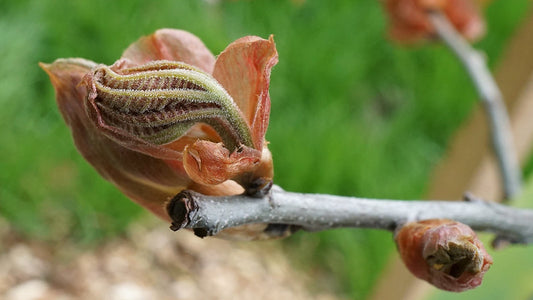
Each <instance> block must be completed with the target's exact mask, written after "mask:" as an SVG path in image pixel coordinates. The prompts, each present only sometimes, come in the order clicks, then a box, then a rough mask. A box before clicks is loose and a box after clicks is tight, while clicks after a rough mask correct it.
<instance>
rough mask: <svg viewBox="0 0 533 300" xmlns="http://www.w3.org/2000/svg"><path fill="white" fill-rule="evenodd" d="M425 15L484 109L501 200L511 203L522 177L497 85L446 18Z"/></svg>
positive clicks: (477, 56) (436, 14)
mask: <svg viewBox="0 0 533 300" xmlns="http://www.w3.org/2000/svg"><path fill="white" fill-rule="evenodd" d="M428 14H429V19H430V20H431V22H432V24H433V26H435V30H436V32H437V34H438V36H439V37H440V38H441V39H442V40H443V41H444V42H445V44H446V45H447V46H448V48H450V50H452V52H453V53H454V54H455V55H456V56H457V58H458V59H459V60H460V61H461V63H462V64H463V66H464V67H465V69H466V71H467V72H468V74H469V76H470V78H471V79H472V81H473V83H474V86H475V88H476V90H477V93H478V95H479V97H480V100H481V102H482V103H483V105H484V106H485V110H486V112H487V116H488V121H489V124H490V134H491V139H492V145H493V148H494V152H495V154H496V157H497V160H498V165H499V168H500V171H501V176H502V181H503V188H504V193H505V195H504V199H511V198H513V197H515V196H517V195H518V194H519V193H520V190H521V186H522V174H521V171H520V167H519V163H518V158H517V156H516V151H515V148H514V143H513V136H512V133H511V126H510V123H509V117H508V114H507V109H506V108H505V104H504V102H503V97H502V94H501V92H500V90H499V88H498V85H497V84H496V82H495V81H494V78H493V77H492V74H491V73H490V70H489V69H488V67H487V64H486V61H485V58H484V56H483V55H482V54H481V53H480V52H478V51H476V50H475V49H474V48H472V47H471V46H470V44H469V43H468V42H466V41H465V40H464V39H463V37H462V36H461V35H460V34H459V33H457V31H456V30H455V28H454V27H453V26H452V25H451V24H450V22H449V20H448V19H447V18H446V16H445V15H443V14H442V13H440V12H438V11H431V12H429V13H428Z"/></svg>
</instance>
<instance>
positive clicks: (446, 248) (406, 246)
mask: <svg viewBox="0 0 533 300" xmlns="http://www.w3.org/2000/svg"><path fill="white" fill-rule="evenodd" d="M395 240H396V245H397V246H398V251H399V253H400V256H401V257H402V260H403V262H404V263H405V265H406V266H407V268H408V269H409V270H410V271H411V273H413V275H415V276H416V277H418V278H420V279H423V280H425V281H427V282H429V283H431V284H432V285H434V286H436V287H437V288H440V289H443V290H447V291H452V292H462V291H466V290H469V289H473V288H475V287H477V286H479V285H480V284H481V281H482V279H483V275H484V274H485V272H487V271H488V269H489V268H490V266H491V265H492V258H491V257H490V255H489V254H488V253H487V251H486V250H485V248H484V247H483V244H482V243H481V241H480V240H479V239H478V238H477V236H476V234H475V232H474V231H473V230H472V229H471V228H470V227H468V226H467V225H465V224H462V223H459V222H455V221H452V220H445V219H434V220H425V221H419V222H411V223H407V224H405V225H404V226H402V227H401V228H400V229H399V230H398V231H397V232H396V234H395Z"/></svg>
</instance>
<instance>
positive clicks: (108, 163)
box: [40, 29, 278, 239]
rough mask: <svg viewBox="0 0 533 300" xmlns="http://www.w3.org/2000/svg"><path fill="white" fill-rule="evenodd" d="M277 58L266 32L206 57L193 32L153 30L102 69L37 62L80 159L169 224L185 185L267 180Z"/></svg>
mask: <svg viewBox="0 0 533 300" xmlns="http://www.w3.org/2000/svg"><path fill="white" fill-rule="evenodd" d="M277 57H278V56H277V51H276V48H275V45H274V41H273V39H272V37H270V39H268V40H265V39H261V38H259V37H253V36H249V37H244V38H241V39H239V40H237V41H235V42H233V43H232V44H230V45H229V46H228V47H227V48H226V49H225V50H224V51H223V52H222V53H221V54H220V55H219V56H218V58H217V59H215V57H214V56H213V54H211V52H210V51H209V50H208V49H207V48H206V47H205V46H204V44H203V43H202V42H201V41H200V40H199V39H198V38H197V37H195V36H194V35H192V34H190V33H188V32H185V31H181V30H173V29H161V30H158V31H156V32H155V33H154V34H152V35H150V36H148V37H143V38H141V39H139V40H138V41H137V42H135V43H134V44H132V45H131V46H130V47H128V48H127V49H126V50H125V52H124V53H123V55H122V57H121V58H120V59H119V60H118V61H117V62H115V63H114V64H113V65H111V66H106V65H99V64H97V63H94V62H91V61H88V60H84V59H79V58H69V59H58V60H56V61H55V62H54V63H52V64H40V65H41V67H42V68H43V69H44V70H45V71H46V72H47V73H48V75H49V76H50V80H51V81H52V84H53V85H54V87H55V90H56V94H57V97H56V98H57V103H58V106H59V109H60V111H61V113H62V115H63V118H64V119H65V122H66V123H67V125H68V126H69V127H70V129H71V131H72V136H73V138H74V142H75V144H76V147H77V148H78V150H79V151H80V152H81V154H82V155H83V156H84V157H85V159H86V160H87V161H88V162H89V163H90V164H91V165H92V166H93V167H94V168H95V169H96V170H97V171H98V172H99V173H100V174H101V175H102V176H103V177H104V178H105V179H107V180H109V181H110V182H112V183H113V184H115V185H116V186H117V187H118V188H119V189H120V190H121V191H122V192H123V193H124V194H126V195H127V196H128V197H129V198H131V199H132V200H134V201H135V202H137V203H139V204H140V205H142V206H144V207H145V208H147V209H149V210H150V211H152V212H153V213H154V214H156V215H158V216H159V217H161V218H163V219H166V220H170V219H169V217H168V215H167V213H166V210H165V203H166V201H168V200H169V199H171V198H172V197H173V196H174V195H176V194H177V193H179V192H180V191H182V190H184V189H192V190H196V191H198V192H200V193H203V194H207V195H214V196H218V195H234V194H238V193H242V192H243V191H249V192H250V193H253V192H255V191H256V190H257V188H258V184H257V183H258V182H260V183H264V185H265V186H267V185H268V183H269V182H271V180H272V176H273V170H272V157H271V155H270V151H269V150H268V148H267V147H266V145H267V143H266V142H265V133H266V128H267V126H268V119H269V114H270V97H269V93H268V88H269V81H270V70H271V68H272V67H273V66H274V65H275V64H276V63H277ZM265 227H266V225H265ZM251 234H252V235H253V234H254V233H251ZM248 238H251V239H253V238H254V236H250V237H248Z"/></svg>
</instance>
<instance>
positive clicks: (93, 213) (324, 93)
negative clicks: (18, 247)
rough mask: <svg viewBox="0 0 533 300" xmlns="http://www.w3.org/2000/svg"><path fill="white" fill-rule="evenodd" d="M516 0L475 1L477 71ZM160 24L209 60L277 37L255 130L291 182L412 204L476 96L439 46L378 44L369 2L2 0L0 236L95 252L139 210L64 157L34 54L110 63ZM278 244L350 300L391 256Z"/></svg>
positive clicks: (379, 33)
mask: <svg viewBox="0 0 533 300" xmlns="http://www.w3.org/2000/svg"><path fill="white" fill-rule="evenodd" d="M530 5H531V4H530V2H529V1H527V0H514V1H506V0H498V1H494V2H493V3H492V4H491V6H490V7H489V8H488V9H487V10H486V12H485V13H486V17H487V18H488V24H489V25H488V26H489V32H488V35H487V36H486V37H485V38H484V39H483V40H482V41H481V42H479V43H478V44H477V45H476V46H477V47H478V48H480V49H482V50H483V51H485V52H486V53H487V55H488V58H489V61H490V64H491V65H494V64H495V63H496V62H497V61H498V57H499V56H500V54H501V53H502V50H503V49H504V47H505V45H506V41H507V40H508V38H510V36H511V35H512V33H513V30H514V29H515V27H516V25H517V24H519V22H520V20H521V19H522V17H523V16H524V13H525V12H526V11H527V9H528V7H529V6H530ZM163 27H170V28H180V29H185V30H188V31H190V32H192V33H194V34H195V35H197V36H198V37H200V38H201V39H202V40H203V41H204V43H205V44H206V45H207V47H208V48H210V49H211V51H212V52H213V53H215V54H217V53H219V52H220V51H221V50H223V49H224V48H225V46H226V45H227V44H229V43H230V42H231V41H233V40H235V39H237V38H239V37H241V36H244V35H259V36H261V37H268V35H269V34H271V33H273V34H274V35H275V41H276V45H277V48H278V51H279V56H280V62H279V64H278V65H277V66H276V67H275V68H274V70H273V72H272V79H271V89H270V92H271V100H272V116H271V123H270V127H269V131H268V135H267V139H268V140H269V141H270V142H271V144H270V149H271V151H272V153H273V155H274V161H275V171H276V176H275V181H276V183H277V184H279V185H281V186H282V187H283V188H285V189H287V190H291V191H301V192H320V193H330V194H339V195H354V196H362V197H382V198H399V199H415V198H420V197H423V194H424V190H425V187H426V184H427V181H428V175H429V174H430V172H431V170H432V168H433V167H434V165H435V164H436V163H437V162H438V161H439V159H440V158H441V156H442V154H443V152H444V150H445V148H446V145H447V142H448V139H449V138H450V137H451V135H452V134H453V132H454V130H456V129H457V128H458V127H459V126H460V125H461V123H462V121H463V120H464V119H465V117H467V116H468V113H469V112H470V110H471V108H472V107H473V106H474V105H477V104H476V100H477V98H476V96H475V93H474V90H473V88H472V87H471V86H470V85H469V84H467V83H468V82H469V79H468V78H467V76H466V74H465V72H464V71H463V70H462V68H461V66H460V65H458V63H457V62H456V60H455V59H454V57H453V56H452V55H451V54H450V53H449V52H448V51H447V50H446V49H445V48H444V47H442V46H440V45H425V46H422V47H416V48H406V47H401V46H398V45H394V44H392V43H391V42H390V41H388V40H387V38H386V21H385V18H384V15H383V12H382V10H381V6H380V3H379V1H368V0H336V1H320V0H308V1H305V2H303V3H300V4H297V3H295V2H291V1H288V0H279V1H277V0H269V1H200V0H188V1H186V0H181V1H177V0H163V1H140V0H121V1H106V0H91V1H67V0H33V1H31V0H17V1H15V0H11V1H10V0H2V1H0V66H1V67H0V107H1V109H0V137H1V139H2V141H1V143H0V214H1V215H2V216H3V217H4V218H6V219H7V220H8V222H9V223H10V224H11V225H12V227H13V230H15V231H17V232H19V233H20V234H22V235H23V236H26V237H27V238H30V239H41V240H45V241H50V242H61V241H63V240H65V239H69V240H74V241H76V242H78V243H80V244H82V245H94V244H98V243H99V242H101V241H103V240H105V239H108V238H110V237H113V236H116V235H117V234H120V233H121V232H122V231H123V230H124V228H125V227H126V226H127V225H128V224H129V223H131V222H134V221H135V220H137V219H138V218H140V217H142V216H143V215H145V214H146V212H144V211H142V210H141V209H140V208H139V207H137V206H136V205H135V204H133V203H131V202H130V201H128V200H127V199H126V198H125V197H124V196H123V195H122V194H121V193H120V192H118V191H117V190H116V189H115V188H114V187H113V186H112V185H111V184H109V183H107V182H105V181H104V180H103V179H101V178H100V177H99V176H98V175H97V173H96V172H95V171H94V170H93V169H92V168H91V167H90V166H89V165H88V164H87V163H86V162H85V161H84V160H83V159H82V158H81V156H80V155H79V154H78V153H77V151H76V149H75V148H74V146H73V143H72V140H71V137H70V133H69V131H68V129H67V127H66V126H65V125H64V123H63V120H62V119H61V116H60V114H59V112H58V111H57V109H56V105H55V101H54V99H55V95H54V91H53V89H52V86H51V84H50V82H49V80H48V77H47V76H46V74H45V73H44V72H43V71H42V70H40V69H39V68H38V66H37V63H38V62H39V61H42V62H52V61H53V60H55V59H56V58H59V57H84V58H88V59H91V60H93V61H96V62H101V63H105V64H111V63H113V62H114V61H115V60H116V59H118V58H119V57H120V55H121V53H122V51H123V50H124V49H125V48H126V47H127V46H128V45H129V44H130V43H132V42H133V41H135V40H136V39H137V38H139V37H140V36H142V35H147V34H150V33H152V32H153V31H155V30H156V29H158V28H163ZM283 245H284V246H285V247H286V248H287V252H288V253H298V255H295V256H297V257H298V258H297V259H296V262H295V265H297V266H299V267H302V268H304V269H305V270H307V271H308V272H311V274H315V273H316V276H317V278H316V281H317V285H316V288H317V289H321V288H328V289H333V290H335V291H337V292H338V293H339V294H340V295H346V296H348V297H349V298H353V299H363V298H364V297H365V296H366V295H367V294H368V293H369V292H370V290H371V287H372V285H373V284H374V282H375V280H376V278H377V277H378V276H379V273H380V271H381V269H382V268H383V266H384V264H385V263H386V261H387V260H386V256H387V254H388V253H389V252H390V251H391V250H393V249H394V248H393V247H394V246H393V243H392V240H391V237H390V234H388V233H384V232H377V231H371V230H335V231H329V232H321V233H316V234H297V235H295V236H294V237H292V238H290V239H288V240H286V241H285V242H284V244H283ZM384 257H385V259H384ZM314 271H317V272H315V273H313V272H314ZM312 276H314V275H312Z"/></svg>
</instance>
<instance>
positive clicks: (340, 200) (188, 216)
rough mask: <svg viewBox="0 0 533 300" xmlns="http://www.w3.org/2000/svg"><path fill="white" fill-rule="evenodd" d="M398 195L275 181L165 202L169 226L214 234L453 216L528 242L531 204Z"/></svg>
mask: <svg viewBox="0 0 533 300" xmlns="http://www.w3.org/2000/svg"><path fill="white" fill-rule="evenodd" d="M472 199H473V198H472V197H468V199H467V200H470V201H465V202H457V201H400V200H378V199H363V198H354V197H342V196H333V195H323V194H301V193H292V192H286V191H284V190H282V189H281V188H279V187H277V186H274V188H273V189H272V191H271V192H270V193H269V195H267V196H266V197H263V198H253V197H249V196H244V195H238V196H216V197H215V196H205V195H202V194H199V193H196V192H193V191H183V192H181V193H179V194H178V195H176V197H174V198H173V199H172V200H171V201H170V202H169V203H168V206H167V210H168V212H169V215H170V217H171V218H172V220H173V223H172V226H171V228H172V229H173V230H178V229H181V228H191V229H194V230H195V232H196V233H197V235H199V236H206V235H215V234H217V233H218V232H220V231H221V230H223V229H226V228H229V227H235V226H239V225H244V224H251V223H271V224H288V225H295V226H299V227H301V228H302V229H304V230H308V231H317V230H325V229H332V228H340V227H354V228H374V229H384V230H389V231H392V230H394V229H396V227H397V226H399V225H402V224H404V223H406V222H408V221H419V220H426V219H441V218H445V219H452V220H456V221H459V222H461V223H464V224H467V225H469V226H470V227H472V228H473V229H474V230H480V231H490V232H493V233H496V234H497V235H498V237H499V238H503V239H505V240H506V241H508V242H510V243H524V244H527V243H533V210H530V209H517V208H512V207H507V206H505V205H501V204H497V203H489V202H484V201H481V200H475V201H471V200H472Z"/></svg>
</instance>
